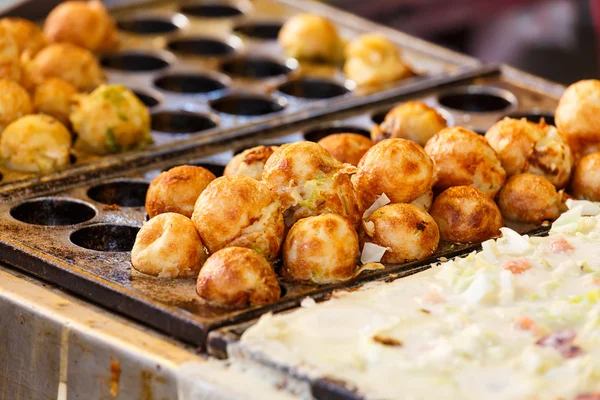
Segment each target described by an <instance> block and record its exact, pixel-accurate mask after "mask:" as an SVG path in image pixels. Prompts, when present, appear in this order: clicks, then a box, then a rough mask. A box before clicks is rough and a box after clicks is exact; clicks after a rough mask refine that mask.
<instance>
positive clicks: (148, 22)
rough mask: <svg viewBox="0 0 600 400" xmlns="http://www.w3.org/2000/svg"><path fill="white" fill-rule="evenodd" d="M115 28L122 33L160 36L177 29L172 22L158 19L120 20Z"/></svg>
mask: <svg viewBox="0 0 600 400" xmlns="http://www.w3.org/2000/svg"><path fill="white" fill-rule="evenodd" d="M117 26H118V27H119V29H121V30H123V31H127V32H131V33H137V34H138V35H160V34H164V33H171V32H174V31H176V30H178V29H179V27H178V26H177V25H176V24H175V23H173V21H170V20H169V19H166V18H159V17H148V18H137V19H129V20H121V21H119V22H117Z"/></svg>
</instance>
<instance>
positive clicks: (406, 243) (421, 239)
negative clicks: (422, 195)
mask: <svg viewBox="0 0 600 400" xmlns="http://www.w3.org/2000/svg"><path fill="white" fill-rule="evenodd" d="M363 232H364V236H363V238H362V239H363V241H364V242H372V243H375V244H377V245H379V246H382V247H387V248H388V251H386V252H385V254H384V255H383V258H382V259H381V262H385V263H404V262H409V261H417V260H423V259H425V258H427V257H429V256H430V255H432V254H433V253H434V252H435V250H436V249H437V247H438V244H439V242H440V233H439V230H438V226H437V225H436V223H435V221H434V220H433V218H432V217H431V215H429V214H427V212H425V211H424V210H423V209H422V208H420V207H417V206H415V205H412V204H400V203H398V204H389V205H387V206H383V207H381V208H379V209H378V210H376V211H375V212H374V213H373V214H371V216H370V217H369V218H367V219H366V220H364V221H363Z"/></svg>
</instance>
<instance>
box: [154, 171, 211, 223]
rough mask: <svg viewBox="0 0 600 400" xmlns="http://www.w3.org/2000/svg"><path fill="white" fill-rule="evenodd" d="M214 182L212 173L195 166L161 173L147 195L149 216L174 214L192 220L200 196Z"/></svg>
mask: <svg viewBox="0 0 600 400" xmlns="http://www.w3.org/2000/svg"><path fill="white" fill-rule="evenodd" d="M213 180H215V176H214V174H213V173H212V172H210V171H209V170H207V169H206V168H202V167H196V166H193V165H181V166H178V167H174V168H171V169H170V170H168V171H165V172H163V173H161V174H160V175H158V176H157V177H156V178H154V180H153V181H152V183H150V187H149V188H148V193H147V194H146V212H147V213H148V216H149V217H150V218H152V217H154V216H155V215H158V214H162V213H167V212H173V213H178V214H182V215H185V216H186V217H188V218H191V217H192V214H193V213H194V205H195V204H196V200H198V196H200V194H201V193H202V192H203V191H204V189H206V187H207V186H208V184H209V183H210V182H212V181H213Z"/></svg>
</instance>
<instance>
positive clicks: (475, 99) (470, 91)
mask: <svg viewBox="0 0 600 400" xmlns="http://www.w3.org/2000/svg"><path fill="white" fill-rule="evenodd" d="M438 102H439V103H440V105H442V106H444V107H446V108H450V109H453V110H459V111H464V112H471V113H486V112H499V111H504V110H506V109H508V108H510V107H511V106H513V105H516V104H517V99H516V97H515V96H514V95H513V94H512V93H511V92H509V91H507V90H504V89H499V88H494V87H489V86H465V87H460V88H456V89H452V90H448V91H447V92H444V93H442V94H440V95H439V96H438Z"/></svg>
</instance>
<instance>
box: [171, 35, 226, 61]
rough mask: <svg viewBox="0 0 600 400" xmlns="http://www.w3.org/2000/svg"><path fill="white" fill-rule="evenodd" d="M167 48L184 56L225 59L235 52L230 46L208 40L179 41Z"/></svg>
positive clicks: (174, 41)
mask: <svg viewBox="0 0 600 400" xmlns="http://www.w3.org/2000/svg"><path fill="white" fill-rule="evenodd" d="M167 47H168V49H169V50H171V51H173V52H175V53H179V54H181V55H184V56H198V57H223V56H228V55H230V54H233V53H234V52H235V48H234V47H233V46H231V45H230V44H228V43H225V42H222V41H220V40H216V39H208V38H187V39H177V40H173V41H171V42H169V44H168V45H167Z"/></svg>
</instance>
